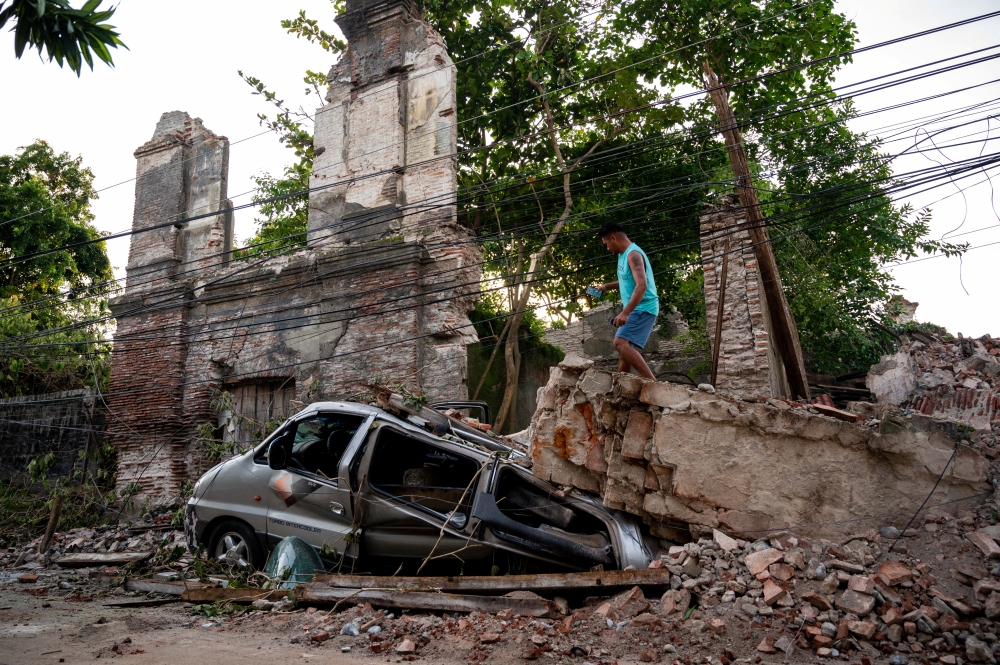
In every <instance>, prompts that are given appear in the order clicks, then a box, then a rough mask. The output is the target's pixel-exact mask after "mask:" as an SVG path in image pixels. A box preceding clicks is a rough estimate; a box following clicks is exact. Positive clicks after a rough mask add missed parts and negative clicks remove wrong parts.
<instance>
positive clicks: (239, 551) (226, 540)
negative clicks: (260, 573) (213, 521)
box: [208, 520, 264, 570]
mask: <svg viewBox="0 0 1000 665" xmlns="http://www.w3.org/2000/svg"><path fill="white" fill-rule="evenodd" d="M208 552H209V555H210V556H211V557H212V558H213V559H215V560H216V561H217V562H218V563H219V564H221V565H223V566H228V567H230V568H232V567H236V568H246V567H248V566H249V567H251V568H254V569H255V570H260V569H261V568H262V567H263V566H264V552H263V548H261V546H260V543H259V542H257V536H256V535H255V534H254V532H253V530H252V529H251V528H250V527H248V526H247V525H246V524H244V523H243V522H237V521H236V520H228V521H226V522H222V523H221V524H219V525H218V526H217V527H215V530H214V531H212V538H211V540H209V543H208Z"/></svg>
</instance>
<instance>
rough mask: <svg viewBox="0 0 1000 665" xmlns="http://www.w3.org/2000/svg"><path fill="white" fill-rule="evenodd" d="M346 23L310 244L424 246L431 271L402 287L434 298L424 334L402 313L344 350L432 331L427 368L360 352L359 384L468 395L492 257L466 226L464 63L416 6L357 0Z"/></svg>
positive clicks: (327, 109) (363, 330)
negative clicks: (460, 171) (459, 209)
mask: <svg viewBox="0 0 1000 665" xmlns="http://www.w3.org/2000/svg"><path fill="white" fill-rule="evenodd" d="M337 23H338V25H340V27H341V29H342V30H343V31H344V34H345V35H346V36H347V40H348V48H347V50H346V51H345V52H344V54H343V56H342V57H341V59H340V61H339V62H338V63H337V64H336V65H334V67H333V68H332V69H331V70H330V74H329V81H330V91H329V93H328V94H327V96H326V99H327V101H328V102H329V103H328V104H327V105H325V106H323V107H322V108H321V109H319V110H318V111H317V113H316V135H315V136H316V138H315V142H314V146H315V150H316V160H315V162H314V165H313V177H312V187H314V188H322V189H318V190H314V191H313V192H312V193H311V194H310V198H309V240H310V243H311V244H314V246H315V248H316V250H317V251H320V250H322V249H325V248H329V247H343V246H356V245H358V244H362V243H369V244H370V243H378V242H385V241H387V240H390V241H393V242H397V243H401V245H400V248H399V252H400V253H403V252H405V251H407V250H406V249H405V246H406V245H407V244H410V243H418V244H419V248H420V251H421V252H422V254H423V256H422V261H421V264H420V267H419V274H417V275H415V276H408V277H407V278H406V280H403V281H401V282H400V283H399V291H397V292H400V293H404V292H405V293H406V295H412V293H410V292H409V289H407V288H404V285H405V286H406V287H408V286H410V285H413V286H415V287H416V288H417V289H418V291H419V292H422V293H425V294H427V295H426V296H424V297H423V298H421V300H422V301H423V302H427V303H429V304H428V305H427V306H425V307H422V308H421V309H420V310H419V311H414V312H413V315H414V316H415V317H416V318H414V319H413V320H412V321H410V322H408V323H412V325H413V326H415V328H411V327H410V326H409V325H406V326H401V325H399V324H400V321H398V317H396V318H397V320H396V321H395V322H394V323H395V325H394V326H391V327H389V326H386V325H385V321H379V320H376V319H367V320H362V321H358V322H357V324H354V323H352V324H350V325H349V327H348V330H347V331H346V333H345V335H344V337H343V338H342V339H341V341H340V343H339V344H338V349H350V348H352V347H359V346H362V345H372V344H383V345H384V344H388V343H391V342H392V341H393V340H396V341H401V340H404V339H407V337H414V336H417V337H420V336H425V335H426V336H428V337H424V338H422V339H420V340H418V341H417V353H418V356H419V357H418V360H417V362H418V366H417V367H415V368H414V367H412V366H411V365H410V362H409V360H410V358H409V357H408V356H407V357H405V358H395V357H393V356H394V353H393V351H394V348H392V347H390V348H388V349H384V350H379V351H378V352H376V353H372V354H360V355H361V357H360V358H358V359H356V361H354V362H353V365H354V366H355V367H356V368H357V370H356V371H357V372H358V374H357V375H356V378H357V380H359V381H363V380H365V379H366V378H368V377H364V376H362V373H364V372H371V371H373V369H377V371H378V372H380V373H383V374H386V375H388V376H392V377H396V378H400V379H404V380H406V381H407V382H408V383H410V384H411V385H413V386H414V387H416V388H418V389H419V390H422V391H423V392H425V393H426V394H427V395H428V397H430V398H431V399H439V398H447V399H463V398H465V397H466V396H467V394H468V387H467V385H466V383H467V353H466V345H468V344H471V343H474V342H476V341H478V339H477V337H476V334H475V331H474V329H473V328H472V327H471V326H470V325H469V319H468V316H467V313H468V311H469V310H471V309H472V307H473V306H474V304H475V301H476V300H477V299H478V292H479V287H478V281H479V279H480V277H481V273H482V271H481V267H480V262H481V261H482V253H481V252H480V250H479V248H478V246H477V245H476V243H475V242H474V238H473V236H472V235H471V234H470V233H469V232H468V231H467V230H466V229H465V228H464V227H461V226H459V225H458V224H457V222H456V207H455V201H456V190H457V157H456V144H457V124H456V113H455V66H454V64H453V63H452V61H451V58H450V57H449V55H448V50H447V46H446V45H445V43H444V39H443V38H442V37H441V35H439V34H438V33H437V32H435V30H434V29H433V28H431V26H430V25H428V24H427V23H426V22H424V21H423V20H421V18H420V15H419V12H418V10H417V7H416V3H414V2H412V0H348V2H347V11H346V12H345V13H344V14H343V15H341V16H339V17H338V18H337ZM417 249H418V248H417V247H413V248H412V249H411V250H409V251H411V252H413V251H417ZM414 278H415V279H414ZM389 286H390V287H391V286H393V285H389ZM400 316H401V315H400ZM341 377H342V375H341ZM340 380H341V381H343V378H341V379H340Z"/></svg>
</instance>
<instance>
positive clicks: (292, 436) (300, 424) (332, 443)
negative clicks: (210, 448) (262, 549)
mask: <svg viewBox="0 0 1000 665" xmlns="http://www.w3.org/2000/svg"><path fill="white" fill-rule="evenodd" d="M366 420H367V419H366V418H365V417H364V416H361V415H357V414H349V413H337V412H321V413H316V414H312V415H310V416H307V417H304V418H302V419H299V420H296V421H295V422H293V423H290V424H289V425H288V426H287V429H286V430H285V431H283V432H281V434H280V435H279V436H278V437H276V438H275V440H274V443H272V444H271V445H281V446H284V447H285V451H286V459H287V460H288V465H287V467H286V468H285V469H283V470H280V471H273V472H272V474H271V477H270V479H269V482H268V485H269V487H270V490H271V492H272V496H271V497H270V501H269V502H268V503H269V506H268V513H267V532H268V540H269V541H270V542H271V543H274V542H276V541H277V540H280V539H282V538H285V537H287V536H298V537H300V538H302V539H303V540H305V541H306V542H307V543H309V544H310V545H313V546H314V547H316V548H319V549H320V550H321V551H323V552H324V553H327V554H328V555H329V556H331V557H332V558H336V557H338V556H340V555H343V554H347V555H348V556H353V554H354V550H356V544H353V543H351V542H349V541H350V540H351V539H350V538H349V537H348V534H350V533H351V532H352V530H353V526H352V524H353V520H354V511H353V507H352V505H351V488H350V483H349V482H348V480H347V478H346V477H341V462H342V460H344V459H345V458H347V457H349V455H350V451H352V450H353V449H356V447H357V444H358V441H359V440H360V439H361V438H363V437H364V433H365V431H366V430H365V427H364V425H365V421H366Z"/></svg>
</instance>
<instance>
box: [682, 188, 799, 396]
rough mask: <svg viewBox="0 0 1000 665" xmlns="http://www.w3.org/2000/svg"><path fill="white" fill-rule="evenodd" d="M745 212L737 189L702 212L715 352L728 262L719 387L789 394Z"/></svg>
mask: <svg viewBox="0 0 1000 665" xmlns="http://www.w3.org/2000/svg"><path fill="white" fill-rule="evenodd" d="M745 224H746V215H745V213H744V212H743V209H742V207H741V206H740V204H739V199H738V198H737V197H736V195H735V194H731V195H728V196H724V197H722V199H721V200H720V201H719V202H718V203H717V204H716V205H714V206H710V207H709V208H708V209H707V210H706V211H705V212H704V213H703V214H702V216H701V256H702V267H703V270H704V274H705V313H706V316H707V323H708V338H709V343H710V344H711V345H712V352H713V353H714V352H715V329H716V324H717V322H718V307H719V291H720V288H719V287H720V284H721V278H722V264H723V260H724V258H725V257H726V256H728V261H727V263H728V265H727V266H726V285H725V298H724V302H723V310H722V337H721V340H722V343H721V345H720V346H721V352H720V353H719V369H718V377H717V379H716V384H715V387H716V388H717V389H718V390H720V391H723V392H726V393H728V394H730V395H734V396H737V397H748V398H752V397H777V396H787V395H789V389H788V382H787V381H786V380H785V373H784V369H783V368H782V365H781V360H780V358H779V357H778V355H777V353H776V351H775V349H774V347H773V345H772V343H771V333H770V330H769V328H770V319H769V318H768V312H767V301H766V300H765V298H764V294H763V291H762V287H761V281H760V273H759V272H758V270H757V258H756V256H755V255H754V249H753V245H752V243H751V241H750V234H749V233H748V232H747V231H746V229H745V228H742V226H743V225H745Z"/></svg>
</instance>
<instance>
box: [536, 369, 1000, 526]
mask: <svg viewBox="0 0 1000 665" xmlns="http://www.w3.org/2000/svg"><path fill="white" fill-rule="evenodd" d="M538 405H539V408H538V411H537V412H536V413H535V417H534V418H533V420H532V425H531V428H530V430H529V432H528V434H529V439H530V446H531V460H532V465H533V473H534V474H535V475H536V476H538V477H540V478H544V479H546V480H550V481H552V482H554V483H557V484H559V485H565V486H570V487H576V488H579V489H581V490H585V491H589V492H595V493H600V494H601V496H602V497H603V499H604V503H605V505H607V506H609V507H612V508H615V509H619V510H624V511H626V512H629V513H632V514H634V515H639V516H641V517H642V518H643V520H644V521H645V522H646V523H647V524H648V525H649V526H650V528H651V531H652V532H653V534H654V535H659V536H661V537H667V538H671V537H678V529H681V530H687V529H691V530H694V531H699V530H703V529H710V528H722V529H725V530H727V531H730V532H732V533H737V534H743V535H745V536H746V537H759V536H761V535H762V534H763V532H764V531H765V530H770V529H781V528H784V527H788V526H793V525H817V526H815V530H816V531H817V532H818V533H820V534H822V535H833V534H843V533H847V532H851V531H852V529H854V530H856V529H857V525H856V524H852V523H851V522H850V520H855V519H858V518H863V517H871V516H873V515H885V514H893V513H897V512H898V513H900V514H904V513H907V512H909V513H912V511H914V510H916V508H917V507H918V506H919V505H920V503H921V502H922V501H923V500H924V498H925V497H927V495H928V494H929V493H930V491H931V489H932V488H933V486H934V483H935V481H936V480H937V478H938V475H939V474H940V473H941V471H942V470H943V469H944V468H945V465H946V464H948V460H949V458H950V457H951V455H952V451H953V450H956V442H957V441H958V440H959V439H960V438H961V432H960V431H959V427H958V426H957V425H956V423H953V422H948V421H935V420H932V419H931V418H929V417H926V416H924V415H923V414H919V413H911V414H908V415H904V414H903V412H898V411H894V412H883V413H881V414H879V415H878V417H873V418H871V419H869V420H868V421H867V422H846V421H843V420H839V419H836V418H833V417H828V416H824V415H821V414H819V413H818V412H816V409H815V408H814V407H809V406H808V405H803V404H797V403H794V402H790V401H785V400H780V399H770V400H768V401H753V402H750V401H740V400H737V399H734V398H731V397H726V396H722V395H719V394H713V393H709V392H703V391H699V390H691V389H689V388H687V387H685V386H682V385H678V384H670V383H660V382H655V381H644V380H642V379H639V378H638V377H636V376H633V375H629V374H618V373H616V374H612V373H608V372H603V371H599V370H595V369H593V367H592V363H591V362H590V361H586V360H583V359H581V358H579V357H574V356H569V357H567V358H566V359H565V360H564V361H563V362H562V363H561V364H560V365H559V367H558V368H554V369H553V370H552V373H551V376H550V379H549V383H548V384H547V385H546V386H545V388H543V389H542V390H540V391H539V397H538ZM848 417H850V416H849V415H848ZM858 418H859V419H860V420H864V418H863V417H860V416H859V417H858ZM851 419H853V417H851ZM988 452H990V454H992V449H991V451H988ZM988 470H989V463H988V461H987V459H986V457H984V455H983V454H982V453H981V452H980V450H979V449H977V447H975V446H974V445H972V444H970V443H969V442H968V441H963V442H962V444H961V445H959V446H958V447H957V450H956V452H955V456H954V459H953V460H952V461H951V463H950V464H948V468H947V472H946V473H945V475H944V477H943V478H942V479H941V483H940V485H939V487H938V488H937V490H936V491H935V492H934V495H933V496H932V497H931V500H930V503H929V505H934V504H938V503H943V502H946V501H955V500H961V499H966V498H970V497H971V498H972V499H971V500H972V501H975V500H976V497H980V495H982V494H983V493H984V492H988V491H989V490H991V489H992V488H991V485H989V484H988V483H987V473H988ZM965 505H966V507H967V505H968V504H965ZM845 521H847V522H845Z"/></svg>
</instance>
